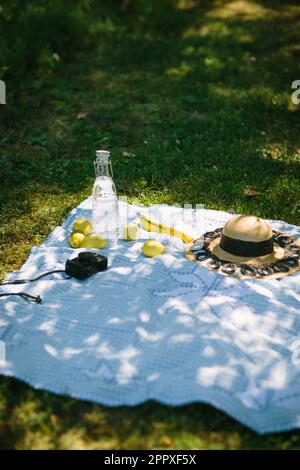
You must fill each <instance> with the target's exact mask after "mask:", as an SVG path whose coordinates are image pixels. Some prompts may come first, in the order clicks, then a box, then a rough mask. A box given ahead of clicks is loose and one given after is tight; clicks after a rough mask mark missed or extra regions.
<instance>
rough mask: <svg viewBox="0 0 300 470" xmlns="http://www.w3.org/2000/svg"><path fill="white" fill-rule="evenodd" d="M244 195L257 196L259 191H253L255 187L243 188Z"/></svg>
mask: <svg viewBox="0 0 300 470" xmlns="http://www.w3.org/2000/svg"><path fill="white" fill-rule="evenodd" d="M244 195H245V196H247V197H258V196H260V195H261V193H260V192H259V191H255V189H251V188H246V189H244Z"/></svg>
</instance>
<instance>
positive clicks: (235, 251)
mask: <svg viewBox="0 0 300 470" xmlns="http://www.w3.org/2000/svg"><path fill="white" fill-rule="evenodd" d="M220 248H222V250H224V251H226V252H227V253H230V254H231V255H236V256H243V257H245V258H251V257H256V256H264V255H269V254H270V253H273V251H274V244H273V236H272V237H271V238H269V240H263V241H261V242H249V241H244V240H237V239H236V238H231V237H227V235H224V233H222V236H221V241H220Z"/></svg>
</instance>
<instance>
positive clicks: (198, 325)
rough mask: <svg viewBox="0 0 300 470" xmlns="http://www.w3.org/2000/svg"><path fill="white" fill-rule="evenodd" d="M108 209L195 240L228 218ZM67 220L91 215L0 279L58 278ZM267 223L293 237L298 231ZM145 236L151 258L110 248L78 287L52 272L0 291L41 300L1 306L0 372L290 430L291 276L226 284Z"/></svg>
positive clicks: (294, 302)
mask: <svg viewBox="0 0 300 470" xmlns="http://www.w3.org/2000/svg"><path fill="white" fill-rule="evenodd" d="M119 206H120V213H121V217H123V218H124V217H125V215H126V216H128V218H129V220H130V221H131V220H132V221H133V220H137V215H138V214H139V213H140V212H143V213H146V214H148V215H150V216H151V217H153V218H155V219H160V220H163V221H164V222H165V223H167V224H171V225H172V224H173V225H175V226H176V227H178V228H181V226H182V228H184V226H187V227H188V229H187V231H188V232H189V233H192V234H198V235H200V234H201V233H203V232H205V231H208V230H212V229H214V228H215V227H220V226H222V225H223V224H224V223H226V221H227V220H229V219H230V218H231V217H232V214H228V213H225V212H219V211H212V210H205V209H201V210H199V209H198V210H197V211H196V212H195V210H194V209H185V211H184V214H185V220H184V221H183V220H182V213H183V211H182V209H180V208H178V207H170V206H166V205H157V206H152V207H150V208H147V209H146V208H143V209H141V208H140V207H137V206H131V205H128V204H126V203H122V202H120V204H119ZM195 214H196V215H195ZM78 217H88V218H90V217H91V198H88V199H87V200H85V201H83V203H81V204H80V205H79V206H78V207H77V208H76V209H74V210H73V211H72V212H71V213H70V215H69V216H68V217H67V219H66V220H65V222H64V224H63V225H62V226H60V227H57V228H56V229H55V230H54V231H53V232H52V233H51V234H50V236H49V237H48V238H47V239H46V241H45V242H44V243H43V244H42V245H41V246H38V247H34V248H33V249H32V250H31V253H30V256H29V258H28V260H27V261H26V263H25V264H24V265H23V267H22V268H21V271H20V272H18V273H12V274H10V275H9V276H8V277H7V279H6V280H8V279H10V280H12V279H18V278H32V277H35V276H37V275H39V274H41V273H42V272H46V271H49V270H52V269H63V268H64V265H65V262H66V260H67V259H68V258H69V257H71V256H74V255H75V254H76V253H78V251H75V250H73V249H71V248H70V247H68V244H67V239H68V236H69V234H70V231H71V227H72V223H73V221H74V219H76V218H78ZM270 223H271V224H272V225H273V228H275V229H280V230H283V231H286V230H288V231H290V232H291V234H292V235H293V236H294V237H296V238H297V237H298V238H300V228H299V227H296V226H291V225H288V224H286V223H284V222H280V221H276V222H275V221H273V222H272V221H270ZM156 237H160V238H163V239H164V243H165V245H166V248H167V251H166V253H165V254H163V255H162V256H159V257H157V258H146V257H145V256H143V255H142V253H141V251H140V248H141V246H142V244H143V241H142V240H139V241H137V242H127V241H125V240H118V242H117V243H115V244H114V245H113V246H110V247H108V248H106V249H104V250H103V253H104V254H105V255H107V256H108V258H109V269H108V270H107V271H105V272H102V273H98V274H97V275H95V276H92V277H91V278H89V279H88V280H86V281H79V280H76V279H74V278H72V279H69V280H65V279H63V276H62V275H60V274H54V275H51V276H49V277H45V278H42V279H41V280H39V281H37V282H33V283H31V284H26V285H13V286H2V287H0V292H4V291H5V292H10V291H11V292H12V291H14V292H16V291H20V292H21V291H22V292H27V293H29V294H33V295H37V294H39V295H40V296H41V297H42V299H43V302H42V304H34V303H30V302H26V301H25V300H24V299H22V298H20V297H18V296H15V297H6V298H1V299H0V340H1V341H0V343H1V351H2V357H0V373H1V374H3V375H7V376H11V377H16V378H18V379H21V380H23V381H24V382H27V383H28V384H30V385H32V386H33V387H35V388H38V389H43V390H49V391H52V392H55V393H58V394H62V395H69V396H72V397H76V398H79V399H83V400H89V401H93V402H97V403H101V404H104V405H110V406H117V405H137V404H139V403H142V402H144V401H146V400H150V399H151V400H157V401H159V402H162V403H165V404H169V405H183V404H187V403H191V402H205V403H209V404H211V405H213V406H215V407H216V408H219V409H220V410H223V411H224V412H226V413H228V414H229V415H231V416H232V417H234V418H235V419H236V420H238V421H240V422H241V423H244V424H245V425H247V426H249V427H250V428H252V429H254V430H256V431H258V432H259V433H267V432H273V431H283V430H289V429H292V428H295V427H299V426H300V282H299V281H300V272H298V273H296V274H295V275H292V276H290V277H286V278H284V279H282V280H281V281H277V280H274V281H263V280H251V279H249V280H240V279H234V278H230V277H226V276H222V275H219V274H217V273H215V272H213V271H209V270H208V269H206V268H204V267H202V266H200V265H198V264H194V263H192V262H190V261H188V260H187V259H186V258H185V257H184V256H183V249H184V246H183V243H182V242H181V241H180V240H178V239H175V238H172V237H170V236H168V235H161V234H154V233H151V234H149V233H147V232H144V231H142V233H141V238H156ZM3 349H5V357H4V355H3Z"/></svg>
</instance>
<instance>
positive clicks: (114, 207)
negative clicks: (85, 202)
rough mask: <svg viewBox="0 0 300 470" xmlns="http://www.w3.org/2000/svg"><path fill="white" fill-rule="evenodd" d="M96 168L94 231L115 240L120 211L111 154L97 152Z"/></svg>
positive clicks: (93, 210)
mask: <svg viewBox="0 0 300 470" xmlns="http://www.w3.org/2000/svg"><path fill="white" fill-rule="evenodd" d="M94 166H95V173H96V179H95V183H94V187H93V207H92V219H93V226H94V230H95V232H96V233H97V234H99V235H101V236H103V237H104V238H107V239H112V240H115V239H116V238H117V237H118V231H119V210H118V197H117V191H116V187H115V184H114V181H113V173H112V165H111V160H110V152H108V151H107V150H97V151H96V160H95V162H94Z"/></svg>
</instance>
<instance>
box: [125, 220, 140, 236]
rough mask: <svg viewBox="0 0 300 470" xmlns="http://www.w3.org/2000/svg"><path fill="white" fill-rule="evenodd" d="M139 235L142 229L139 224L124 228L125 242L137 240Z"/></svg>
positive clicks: (131, 224) (128, 225)
mask: <svg viewBox="0 0 300 470" xmlns="http://www.w3.org/2000/svg"><path fill="white" fill-rule="evenodd" d="M139 233H140V229H139V226H138V225H137V224H133V223H130V224H127V225H125V227H124V228H123V238H125V240H136V239H137V238H138V236H139Z"/></svg>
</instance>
